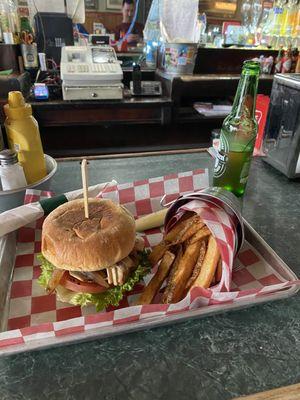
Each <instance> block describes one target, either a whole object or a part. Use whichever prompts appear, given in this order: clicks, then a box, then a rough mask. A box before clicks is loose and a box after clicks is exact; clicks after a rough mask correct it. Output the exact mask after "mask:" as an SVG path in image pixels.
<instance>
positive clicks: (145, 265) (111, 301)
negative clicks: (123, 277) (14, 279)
mask: <svg viewBox="0 0 300 400" xmlns="http://www.w3.org/2000/svg"><path fill="white" fill-rule="evenodd" d="M38 259H39V261H40V262H41V270H42V273H41V275H40V277H39V279H38V281H39V283H40V285H42V286H43V287H45V288H46V287H47V286H48V282H49V280H50V278H51V275H52V272H53V270H54V269H55V267H54V265H52V264H51V263H50V262H49V261H47V260H46V259H45V257H43V256H42V255H41V254H40V255H39V256H38ZM150 271H151V265H150V262H149V260H148V252H147V251H145V250H144V251H143V252H141V253H140V259H139V265H138V267H137V269H136V270H135V271H134V272H133V273H132V274H131V275H130V276H129V278H128V280H127V282H126V283H124V285H120V286H116V287H113V288H112V289H108V290H106V291H105V292H103V293H98V294H90V293H74V295H73V296H71V298H70V303H71V304H74V305H76V306H77V305H78V306H81V307H84V306H87V305H91V304H93V305H95V306H96V310H97V311H102V310H104V309H105V308H107V307H108V306H109V305H112V306H115V307H117V306H118V305H119V303H120V301H121V300H122V298H123V297H124V295H125V294H126V292H130V291H131V290H132V289H133V288H134V286H135V285H136V284H137V283H138V282H140V281H141V280H142V279H143V278H144V276H146V275H148V274H149V272H150Z"/></svg>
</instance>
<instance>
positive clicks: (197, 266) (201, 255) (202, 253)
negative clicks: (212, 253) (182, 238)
mask: <svg viewBox="0 0 300 400" xmlns="http://www.w3.org/2000/svg"><path fill="white" fill-rule="evenodd" d="M205 253H206V243H205V241H204V240H203V241H202V242H201V243H200V251H199V256H198V260H197V262H196V264H195V267H194V270H193V273H192V275H191V277H190V279H189V280H188V283H187V285H186V291H187V292H188V291H189V289H190V288H191V286H192V284H193V283H194V282H195V280H196V279H197V276H198V275H199V274H200V271H201V267H202V264H203V260H204V257H205Z"/></svg>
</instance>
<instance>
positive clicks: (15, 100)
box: [8, 91, 25, 108]
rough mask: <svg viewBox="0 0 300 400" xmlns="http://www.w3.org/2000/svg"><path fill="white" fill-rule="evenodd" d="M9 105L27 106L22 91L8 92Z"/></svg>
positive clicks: (12, 106)
mask: <svg viewBox="0 0 300 400" xmlns="http://www.w3.org/2000/svg"><path fill="white" fill-rule="evenodd" d="M8 105H9V107H10V108H19V107H24V106H25V100H24V97H23V95H22V93H21V92H17V91H13V92H9V93H8Z"/></svg>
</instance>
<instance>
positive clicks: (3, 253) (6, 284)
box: [0, 221, 299, 356]
mask: <svg viewBox="0 0 300 400" xmlns="http://www.w3.org/2000/svg"><path fill="white" fill-rule="evenodd" d="M244 223H245V238H246V240H247V241H248V243H250V244H251V245H252V246H253V247H254V248H255V250H256V251H257V252H258V253H260V255H261V256H262V257H263V258H264V259H265V260H266V261H267V263H268V264H270V265H271V266H272V268H273V269H274V270H275V271H277V272H278V273H279V274H280V275H281V276H282V277H283V278H284V279H286V280H288V281H294V280H296V279H297V276H296V275H295V274H294V272H293V271H291V269H290V268H289V267H288V266H287V265H286V264H285V263H284V262H283V260H282V259H281V258H280V257H279V256H278V255H277V254H276V253H275V252H274V250H273V249H272V248H271V247H270V246H269V245H268V244H267V243H266V242H265V241H264V240H263V239H262V238H261V236H259V235H258V233H257V232H256V231H255V230H254V229H253V228H252V227H251V226H250V225H249V224H248V223H247V222H246V221H244ZM15 253H16V235H15V233H13V234H11V235H9V236H7V237H5V238H2V239H0V331H1V332H3V331H5V330H6V326H7V317H8V307H9V294H10V286H11V282H12V275H13V269H14V261H15ZM298 290H299V286H297V285H293V286H292V287H290V288H285V289H282V290H280V291H278V292H276V293H271V294H269V295H268V296H263V297H256V298H252V299H251V300H250V301H249V299H244V300H240V301H239V302H238V303H233V304H223V305H211V306H208V307H204V308H200V309H197V310H192V311H186V312H183V313H180V314H172V315H168V316H156V317H153V318H149V319H147V320H140V321H137V322H132V323H130V324H127V325H113V326H107V327H101V329H97V328H95V329H92V330H89V331H86V332H83V333H78V334H76V335H70V336H61V337H55V338H53V339H52V338H47V339H45V340H43V339H41V340H36V341H32V342H27V343H24V344H21V345H17V346H12V347H8V348H3V349H2V350H1V349H0V356H1V355H8V354H14V353H21V352H25V351H31V350H37V349H45V348H49V347H52V346H58V345H65V344H71V343H75V342H83V341H87V340H93V339H98V338H104V337H108V336H113V335H119V334H123V333H129V332H134V331H138V330H144V329H150V328H154V327H158V326H163V325H170V324H174V323H177V322H183V321H187V320H190V319H194V318H201V317H206V316H210V315H214V314H218V313H223V312H227V311H233V310H239V309H243V308H247V307H251V306H255V305H257V304H261V303H266V302H270V301H274V300H279V299H284V298H287V297H290V296H293V295H294V294H296V293H297V292H298Z"/></svg>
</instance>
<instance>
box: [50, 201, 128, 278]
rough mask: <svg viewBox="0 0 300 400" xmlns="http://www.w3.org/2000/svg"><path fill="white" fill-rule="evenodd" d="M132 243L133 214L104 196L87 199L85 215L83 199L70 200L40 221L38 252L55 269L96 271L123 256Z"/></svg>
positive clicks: (125, 255)
mask: <svg viewBox="0 0 300 400" xmlns="http://www.w3.org/2000/svg"><path fill="white" fill-rule="evenodd" d="M134 243H135V221H134V218H133V216H132V215H131V214H130V213H129V211H128V210H126V209H125V208H124V207H122V206H119V205H117V204H115V203H113V202H112V201H111V200H108V199H105V200H104V199H89V219H86V218H85V216H84V202H83V200H73V201H70V202H68V203H65V204H63V205H61V206H60V207H58V208H57V209H55V210H54V211H53V212H52V213H51V214H49V215H48V217H47V218H46V219H45V221H44V224H43V231H42V254H43V256H44V257H45V258H46V259H47V260H48V261H50V262H51V263H52V264H53V265H54V266H55V267H56V268H59V269H66V270H69V271H99V270H101V269H104V268H107V267H110V266H112V265H114V264H115V263H117V262H118V261H121V260H122V259H123V258H125V257H127V256H128V255H129V253H130V252H131V251H132V249H133V247H134Z"/></svg>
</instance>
